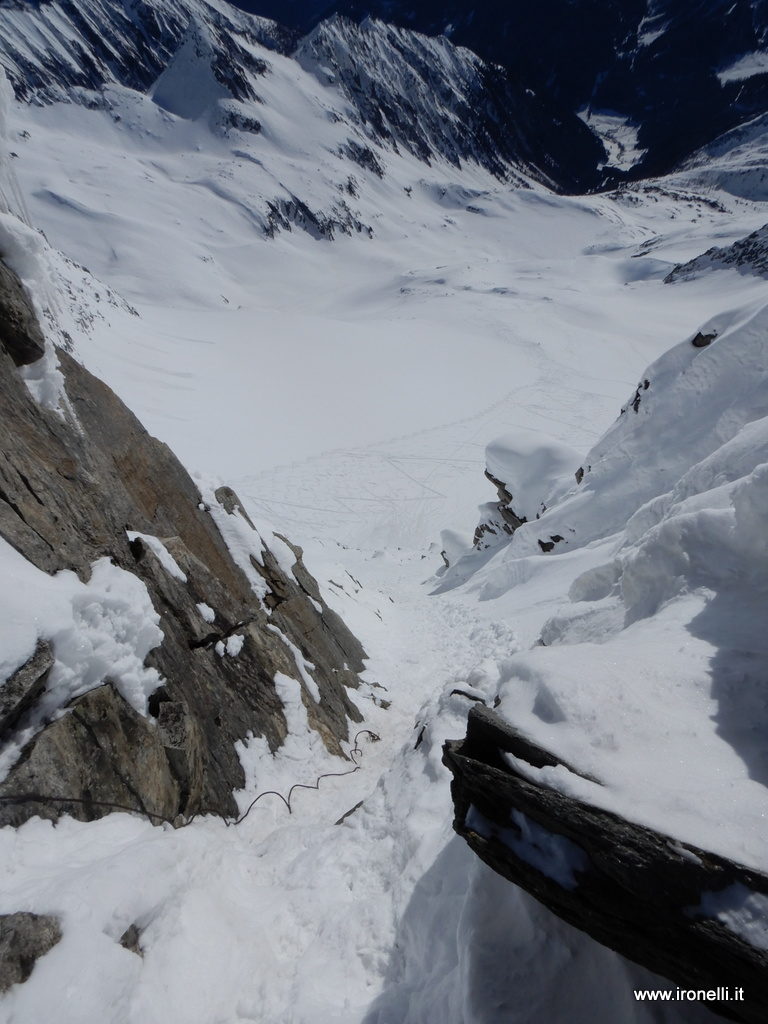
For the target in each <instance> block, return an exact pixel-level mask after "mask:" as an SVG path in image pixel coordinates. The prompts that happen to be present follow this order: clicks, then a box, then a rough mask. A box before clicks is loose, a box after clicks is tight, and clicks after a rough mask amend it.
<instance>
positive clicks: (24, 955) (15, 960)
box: [0, 913, 61, 992]
mask: <svg viewBox="0 0 768 1024" xmlns="http://www.w3.org/2000/svg"><path fill="white" fill-rule="evenodd" d="M60 939H61V928H60V927H59V922H58V920H57V918H55V917H50V916H48V915H44V914H26V913H21V914H0V992H7V991H8V989H9V988H10V987H11V986H12V985H18V984H20V983H21V982H23V981H26V980H27V978H28V977H29V976H30V974H31V973H32V968H33V967H34V966H35V963H36V961H37V960H39V959H40V957H41V956H44V955H45V954H46V953H47V952H48V951H49V950H51V949H53V947H54V946H55V945H56V943H57V942H59V940H60Z"/></svg>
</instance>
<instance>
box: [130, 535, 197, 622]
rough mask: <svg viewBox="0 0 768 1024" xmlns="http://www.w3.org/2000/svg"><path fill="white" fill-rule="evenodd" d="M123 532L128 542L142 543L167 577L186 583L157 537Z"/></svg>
mask: <svg viewBox="0 0 768 1024" xmlns="http://www.w3.org/2000/svg"><path fill="white" fill-rule="evenodd" d="M125 532H126V535H127V537H128V540H131V541H133V540H141V541H143V542H144V543H145V544H146V545H147V547H148V548H149V550H150V551H151V552H152V554H153V555H155V556H156V558H157V560H158V562H159V563H160V565H162V567H163V568H164V569H165V571H166V572H167V573H168V575H169V576H173V578H174V579H175V580H179V581H180V582H181V583H186V582H187V576H186V573H184V572H182V571H181V568H180V567H179V564H178V562H177V561H176V559H175V558H174V557H173V555H172V554H171V553H170V551H169V550H168V548H167V547H166V546H165V544H163V542H162V541H161V540H160V538H159V537H153V536H152V535H151V534H148V533H138V532H137V531H136V530H126V531H125ZM198 607H199V606H198Z"/></svg>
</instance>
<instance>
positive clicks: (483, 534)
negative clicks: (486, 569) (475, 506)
mask: <svg viewBox="0 0 768 1024" xmlns="http://www.w3.org/2000/svg"><path fill="white" fill-rule="evenodd" d="M485 476H486V479H487V480H490V482H491V483H492V484H493V486H494V487H495V488H496V493H497V494H498V496H499V500H498V501H492V502H489V503H488V504H487V505H484V506H483V513H484V514H483V518H482V519H481V520H480V522H479V523H478V525H477V528H476V529H475V535H474V538H473V540H472V544H473V546H474V547H476V548H479V549H480V550H482V549H483V548H489V547H493V546H494V545H496V544H498V542H499V540H501V539H503V538H504V537H511V536H512V534H513V533H514V532H515V530H516V529H517V528H518V527H519V526H522V525H523V523H525V522H526V521H527V520H526V518H525V516H522V517H520V516H518V515H516V513H515V512H514V510H513V509H512V495H511V494H510V492H509V490H508V489H507V485H506V484H505V483H504V481H503V480H499V479H497V478H496V477H495V476H494V475H493V474H492V473H491V472H490V470H488V469H486V471H485ZM492 538H493V539H492Z"/></svg>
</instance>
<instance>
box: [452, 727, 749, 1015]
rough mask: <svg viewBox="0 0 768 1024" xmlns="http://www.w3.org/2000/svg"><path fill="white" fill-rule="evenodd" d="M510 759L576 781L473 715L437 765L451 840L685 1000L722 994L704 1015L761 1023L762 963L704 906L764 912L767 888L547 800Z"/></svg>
mask: <svg viewBox="0 0 768 1024" xmlns="http://www.w3.org/2000/svg"><path fill="white" fill-rule="evenodd" d="M507 755H512V757H513V758H515V759H517V761H519V762H522V763H523V764H524V765H526V766H530V767H532V768H537V769H542V768H545V767H548V768H553V767H555V766H557V765H558V764H560V765H561V770H562V768H569V770H571V771H572V770H573V769H570V766H566V765H562V762H559V761H558V759H557V758H555V757H553V756H552V755H551V754H550V753H549V752H548V751H547V750H544V749H543V748H541V747H539V746H538V745H537V744H536V743H533V742H531V741H530V740H529V739H528V738H527V737H525V736H523V735H522V734H521V733H519V732H518V731H517V730H516V729H515V728H514V727H512V726H511V725H509V724H508V723H507V722H505V721H504V719H502V718H501V717H499V716H498V715H496V714H494V712H492V711H489V710H488V709H486V708H473V709H472V711H470V714H469V722H468V728H467V735H466V738H465V739H464V740H463V741H459V742H454V741H451V742H448V743H447V744H446V745H445V750H444V762H445V764H446V765H447V766H448V768H449V769H450V770H451V772H452V773H453V783H452V792H453V799H454V807H455V812H456V816H455V819H454V829H455V830H456V832H457V833H458V834H459V835H460V836H462V837H463V838H464V839H465V840H466V841H467V843H468V844H469V846H470V847H471V848H472V849H473V850H474V851H475V853H476V854H477V855H478V856H479V857H481V858H482V859H483V860H484V861H485V862H486V863H487V864H488V865H489V866H490V867H492V868H493V869H494V871H496V872H498V873H499V874H501V875H503V876H504V877H505V878H507V879H508V880H509V881H511V882H514V883H515V884H516V885H519V886H520V887H521V888H523V889H525V890H527V891H528V892H530V893H531V894H532V895H533V896H535V897H536V899H538V900H539V901H540V902H542V903H543V904H544V905H545V906H547V907H548V908H549V909H550V910H552V911H553V913H555V914H557V915H558V916H560V917H562V918H563V919H564V920H566V921H568V923H569V924H572V925H574V926H575V927H577V928H580V929H581V930H582V931H585V932H587V933H588V934H589V935H591V936H592V937H593V938H595V939H597V940H598V941H599V942H601V943H603V944H604V945H606V946H609V947H610V948H611V949H614V950H616V951H617V952H618V953H621V954H622V955H623V956H626V957H628V958H629V959H630V960H634V961H635V962H636V963H639V964H641V965H643V966H645V967H648V968H650V969H651V970H652V971H654V972H655V973H656V974H660V975H662V976H663V977H666V978H669V979H670V980H671V981H674V982H676V983H677V984H678V985H679V986H681V987H683V988H686V989H705V990H710V989H715V988H716V986H724V987H727V989H728V991H729V992H730V994H731V997H730V998H727V997H726V998H725V999H718V1000H716V1001H715V1000H713V1001H711V1002H709V1003H708V1008H709V1009H712V1010H716V1011H717V1012H718V1013H719V1014H721V1015H722V1016H724V1017H727V1018H728V1019H730V1020H735V1021H744V1022H748V1024H759V1022H762V1021H763V1020H764V1019H765V1006H766V1003H768V952H766V950H765V949H759V948H756V947H755V946H753V945H750V944H749V943H748V942H746V941H744V940H743V939H741V938H740V937H739V936H738V935H737V934H735V933H734V931H732V930H731V929H730V928H729V927H728V926H727V925H726V924H725V923H723V922H722V921H720V920H717V919H716V918H713V917H711V916H709V915H708V914H707V913H706V904H707V899H706V897H707V895H710V896H711V895H712V894H718V895H721V894H728V893H731V894H733V897H734V900H735V901H737V902H738V900H739V899H742V896H743V895H744V894H748V895H749V896H751V898H752V899H754V900H757V901H763V904H764V905H768V877H766V876H765V875H762V874H760V873H759V872H755V871H750V870H748V869H746V868H743V867H741V866H740V865H738V864H734V863H733V862H731V861H728V860H726V859H724V858H722V857H717V856H714V855H713V854H711V853H708V852H706V851H704V850H700V849H697V848H693V847H690V846H687V845H683V844H681V843H678V842H676V841H675V840H673V839H671V838H670V837H668V836H665V835H661V834H659V833H657V832H654V831H652V830H650V829H647V828H643V827H642V826H640V825H635V824H633V823H631V822H629V821H627V820H625V819H623V818H621V817H619V816H617V815H615V814H611V813H609V812H607V811H603V810H600V809H598V808H596V807H591V806H589V805H588V804H587V803H584V802H583V801H580V800H577V799H574V798H573V797H570V796H567V795H565V794H563V793H561V792H558V791H557V790H554V789H550V788H548V787H547V786H546V785H544V784H542V783H540V782H538V781H534V780H533V779H532V778H531V777H530V776H529V775H528V774H524V772H523V771H521V770H518V769H517V768H516V767H515V766H514V764H513V762H512V761H511V760H510V759H509V757H508V756H507ZM742 902H743V900H742ZM697 908H701V910H700V911H698V910H697ZM720 991H721V994H722V989H721V990H720ZM736 992H741V994H742V999H734V998H733V995H734V993H736ZM742 1000H743V1001H742Z"/></svg>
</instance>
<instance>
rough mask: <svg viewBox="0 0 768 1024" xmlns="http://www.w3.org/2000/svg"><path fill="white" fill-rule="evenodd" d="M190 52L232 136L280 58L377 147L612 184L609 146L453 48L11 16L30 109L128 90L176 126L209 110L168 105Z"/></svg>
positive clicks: (181, 2)
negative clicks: (170, 85)
mask: <svg viewBox="0 0 768 1024" xmlns="http://www.w3.org/2000/svg"><path fill="white" fill-rule="evenodd" d="M195 39H197V40H198V43H195ZM199 40H205V41H204V43H203V44H202V45H200V42H199ZM185 47H186V48H187V49H189V48H190V47H191V48H192V49H193V50H195V52H196V53H197V56H198V57H201V56H203V55H205V56H206V63H207V64H209V65H210V71H211V73H212V75H213V78H214V80H215V83H216V84H217V88H218V90H219V92H218V97H216V96H214V95H213V93H211V94H210V95H209V97H208V99H209V100H210V101H212V100H213V99H216V98H218V99H219V100H223V101H224V102H225V106H227V111H226V114H225V116H224V125H225V127H227V126H228V127H232V128H235V129H240V130H245V131H248V130H250V131H252V132H258V131H259V130H260V117H259V108H260V106H261V105H262V104H263V103H264V100H263V98H262V97H261V96H260V92H261V90H260V87H259V81H260V79H262V78H263V76H265V75H269V74H270V53H274V54H280V55H283V56H286V55H287V56H291V57H293V58H294V59H296V60H297V61H298V63H299V64H300V65H301V66H302V67H304V68H307V69H311V70H312V73H314V74H317V75H318V77H319V78H320V80H321V82H322V83H323V84H324V85H326V86H333V87H334V90H336V89H338V91H340V92H341V94H342V96H343V99H344V100H345V101H346V104H347V105H348V107H349V114H348V115H347V116H350V115H351V120H352V122H353V124H354V125H355V126H356V127H357V129H358V131H359V134H361V135H362V136H363V139H367V140H368V141H373V142H376V143H379V144H383V145H385V146H387V147H390V148H393V149H394V150H395V151H397V148H398V146H400V147H404V148H405V149H407V150H410V151H411V152H413V153H414V154H415V155H416V156H417V157H418V158H419V159H420V160H422V161H423V162H424V163H425V164H427V165H428V164H429V163H430V161H432V160H441V159H444V160H448V161H449V162H450V163H453V164H456V163H457V161H470V162H476V163H478V164H479V165H480V166H482V167H484V168H486V169H488V170H489V171H490V172H491V173H492V174H494V175H495V176H497V177H500V178H502V179H506V178H511V179H512V180H515V178H516V175H519V173H520V172H522V173H524V174H530V175H532V176H533V177H535V178H538V179H539V180H542V181H544V182H546V183H547V184H548V185H551V186H553V187H555V188H561V189H565V190H568V191H574V190H576V191H578V190H584V189H586V188H589V187H592V186H593V185H595V184H597V182H598V180H599V176H598V174H597V172H596V170H595V168H596V166H597V165H598V164H599V163H600V161H601V160H602V159H603V157H604V151H603V147H602V144H601V143H600V141H599V140H598V139H597V138H596V137H595V136H594V135H593V133H592V132H591V131H590V130H589V129H588V128H587V127H586V126H585V125H584V124H583V123H582V122H581V121H580V120H579V119H578V118H577V117H575V116H574V115H571V114H569V113H567V112H565V111H563V110H561V109H559V108H558V107H556V106H553V105H552V104H551V103H548V102H547V101H545V100H542V99H541V98H539V97H537V96H536V95H534V93H533V92H532V91H531V90H530V89H527V88H525V86H524V84H523V83H522V82H520V81H519V80H518V79H517V78H516V77H515V76H514V75H513V74H510V73H509V72H508V71H506V70H504V69H502V68H500V67H498V66H494V65H492V64H488V63H487V62H485V61H484V60H482V59H481V58H479V57H477V56H476V55H475V54H473V53H470V52H469V51H467V50H464V49H462V48H460V47H456V46H454V45H453V44H452V43H450V42H449V41H448V40H447V39H442V40H435V39H429V38H427V37H424V36H420V35H419V34H417V33H414V32H412V31H406V30H399V29H396V28H393V27H389V26H386V25H384V24H380V23H374V22H370V21H367V22H363V24H361V25H357V24H356V23H355V22H353V21H350V20H348V19H340V18H331V19H329V20H328V21H327V22H325V23H323V24H322V25H320V26H318V27H317V28H316V29H314V30H313V31H312V32H311V33H310V34H309V35H308V36H306V37H305V38H303V39H300V38H299V37H298V34H297V33H295V32H293V31H291V30H288V29H285V28H282V27H281V26H280V25H278V24H276V23H274V22H270V21H268V20H266V19H264V18H259V17H254V16H252V15H249V14H246V13H243V12H242V11H239V10H237V9H236V8H234V7H232V6H230V5H229V4H228V3H226V2H225V0H210V2H206V0H140V2H138V0H133V2H131V3H127V2H125V0H88V3H87V4H85V5H83V4H77V5H75V4H72V3H69V2H67V0H63V2H60V0H56V2H54V3H50V4H44V5H41V6H35V5H29V4H19V3H17V2H16V0H13V2H12V3H9V2H7V0H6V2H5V3H0V65H2V66H4V67H5V69H6V73H7V74H8V77H9V79H10V81H11V82H12V84H13V87H14V91H15V93H16V95H17V98H19V99H22V100H25V101H27V102H33V103H45V104H49V103H54V102H76V103H81V104H83V105H86V106H96V107H98V106H105V107H106V108H107V109H108V108H109V101H108V99H106V98H105V96H104V90H105V89H108V88H110V87H114V86H119V87H122V88H127V89H130V90H133V91H136V92H139V93H148V92H149V93H151V94H153V95H157V97H158V101H159V102H161V105H162V106H164V107H166V109H169V110H170V111H171V112H172V113H174V114H177V115H180V116H185V117H190V116H191V117H198V116H200V115H201V114H202V113H203V111H204V109H205V106H206V104H205V103H203V104H202V105H197V106H195V107H194V110H193V109H192V108H188V107H187V105H184V110H182V109H181V108H178V109H177V107H176V106H174V103H173V102H171V104H170V106H169V105H168V103H167V102H166V101H165V100H164V99H163V95H164V92H167V90H163V89H162V88H160V91H159V92H158V91H157V90H158V86H159V80H160V76H161V75H165V74H166V73H167V70H166V69H168V68H169V66H170V65H172V64H173V63H174V62H176V61H178V58H179V55H180V54H181V53H182V51H183V50H184V48H185ZM204 51H205V54H204ZM114 54H118V55H119V56H118V59H115V58H114ZM333 68H335V72H333V74H332V75H331V77H329V74H330V72H331V69H333ZM194 77H195V85H194V86H192V85H191V84H187V85H186V87H185V89H184V90H182V91H191V92H192V93H196V92H197V91H199V88H200V83H199V78H200V72H199V70H198V72H197V73H196V75H195V76H194ZM190 81H191V80H190ZM209 92H210V90H209ZM436 97H439V102H438V104H437V107H435V103H434V101H435V98H436ZM337 116H338V115H337ZM342 116H343V115H342ZM358 144H359V143H358ZM363 148H364V145H363Z"/></svg>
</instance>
